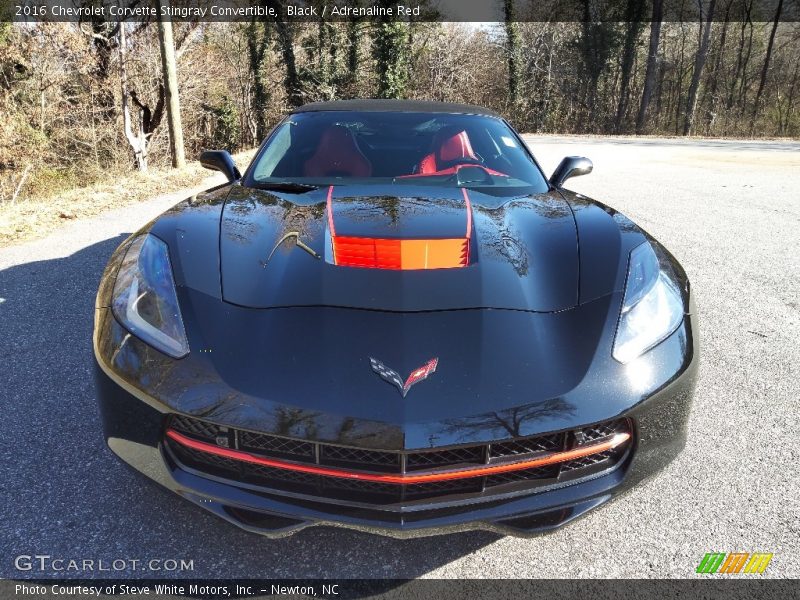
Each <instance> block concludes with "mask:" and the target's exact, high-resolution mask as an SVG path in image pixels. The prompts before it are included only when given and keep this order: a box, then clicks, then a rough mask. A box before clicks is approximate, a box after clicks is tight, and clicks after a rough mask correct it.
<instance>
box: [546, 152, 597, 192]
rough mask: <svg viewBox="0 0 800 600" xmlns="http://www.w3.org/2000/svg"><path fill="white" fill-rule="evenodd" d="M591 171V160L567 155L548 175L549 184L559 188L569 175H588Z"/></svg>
mask: <svg viewBox="0 0 800 600" xmlns="http://www.w3.org/2000/svg"><path fill="white" fill-rule="evenodd" d="M591 172H592V161H590V160H589V159H588V158H584V157H583V156H567V157H565V158H564V159H563V160H562V161H561V162H560V163H559V165H558V166H557V167H556V170H555V171H553V174H552V175H551V176H550V184H551V185H553V186H554V187H557V188H560V187H561V186H562V185H564V182H565V181H566V180H567V179H569V178H570V177H577V176H578V175H588V174H589V173H591Z"/></svg>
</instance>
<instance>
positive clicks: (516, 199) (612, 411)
mask: <svg viewBox="0 0 800 600" xmlns="http://www.w3.org/2000/svg"><path fill="white" fill-rule="evenodd" d="M200 160H201V162H202V163H203V164H204V165H205V166H207V167H209V168H211V169H217V170H219V171H222V172H223V173H225V175H227V177H228V179H229V182H228V183H226V184H224V185H221V186H218V187H216V188H213V189H210V190H208V191H206V192H204V193H202V194H198V195H197V196H193V197H191V198H188V199H187V200H185V201H183V202H181V203H180V204H178V205H176V206H175V207H173V208H172V209H170V210H168V211H167V212H165V213H164V214H163V215H161V216H160V217H158V218H157V219H155V220H154V221H153V222H151V223H150V224H148V225H147V226H145V227H144V228H142V229H141V230H139V231H138V232H136V233H135V234H133V235H132V236H131V237H130V238H128V239H127V240H126V241H125V242H124V243H123V244H122V245H121V246H120V247H119V248H118V249H117V250H116V252H115V253H114V255H113V256H112V257H111V261H110V262H109V264H108V267H107V268H106V271H105V274H104V275H103V278H102V281H101V283H100V289H99V292H98V295H97V304H96V314H95V330H94V351H95V356H96V359H97V366H98V368H97V370H96V373H97V386H98V394H99V398H100V405H101V408H102V414H103V424H104V429H105V436H106V438H107V441H108V445H109V446H110V447H111V449H112V450H113V451H114V452H115V453H116V454H117V455H119V457H121V458H122V459H123V460H124V461H126V462H127V463H129V464H130V465H132V466H133V467H134V468H135V469H138V470H139V471H141V472H142V473H145V474H146V475H147V476H149V477H151V478H152V479H154V480H156V481H157V482H159V483H161V484H163V485H165V486H166V487H168V488H170V489H172V490H174V491H176V492H177V493H179V494H180V495H182V496H183V497H184V498H187V499H188V500H191V501H192V502H194V503H195V504H197V505H199V506H201V507H203V508H205V509H206V510H210V511H212V512H213V513H215V514H216V515H218V516H220V517H222V518H224V519H227V520H228V521H230V522H232V523H235V524H237V525H239V526H240V527H243V528H245V529H248V530H251V531H255V532H258V533H262V534H265V535H270V536H281V535H286V534H289V533H292V532H294V531H297V530H299V529H302V528H304V527H307V526H309V525H317V524H337V525H343V526H347V527H352V528H357V529H366V530H369V531H373V532H379V533H384V534H389V535H395V536H408V535H419V534H431V533H441V532H447V531H458V530H463V529H490V530H494V531H497V532H501V533H506V534H512V535H531V534H535V533H540V532H543V531H547V530H549V529H552V528H555V527H558V526H560V525H562V524H564V523H567V522H569V521H571V520H573V519H575V518H576V517H578V516H580V515H582V514H584V513H585V512H586V511H588V510H590V509H592V508H594V507H596V506H598V505H600V504H602V503H604V502H606V501H607V500H609V499H610V498H612V497H614V496H615V495H617V494H619V493H620V492H623V491H625V490H627V489H629V488H630V487H631V486H633V485H635V484H637V483H638V482H639V481H641V480H642V479H643V478H645V477H647V476H649V475H652V474H653V473H655V472H657V471H658V470H660V469H661V468H663V467H664V466H665V465H666V464H667V463H668V462H669V461H670V460H672V459H673V458H674V457H675V455H676V454H677V453H678V452H679V451H680V450H681V448H682V447H683V446H684V443H685V439H686V423H687V418H688V414H689V408H690V402H691V397H692V392H693V388H694V383H695V375H696V367H697V324H696V316H695V311H694V309H693V304H692V297H691V294H690V289H689V282H688V280H687V278H686V274H685V273H684V271H683V269H682V268H681V266H680V265H679V264H678V263H677V261H676V260H675V259H674V258H673V257H672V256H671V255H670V254H669V253H668V252H667V251H666V250H665V249H664V248H663V247H662V246H661V245H660V244H659V243H658V242H656V241H655V240H654V239H653V238H652V237H650V236H649V235H648V234H647V233H646V232H644V231H642V230H641V229H640V228H639V227H638V226H636V225H635V224H634V223H632V222H631V221H630V220H628V219H627V218H625V217H624V216H623V215H621V214H619V213H618V212H616V211H614V210H613V209H611V208H609V207H607V206H604V205H603V204H600V203H599V202H595V201H593V200H590V199H589V198H586V197H584V196H581V195H579V194H575V193H572V192H569V191H567V190H565V189H563V188H562V184H563V182H564V181H565V180H566V179H567V178H569V177H571V176H574V175H581V174H584V173H588V172H590V171H591V163H590V162H589V161H588V160H587V159H584V158H576V157H570V158H566V159H564V161H563V162H562V163H561V165H560V166H559V167H558V169H556V171H555V173H554V174H553V176H552V177H551V178H550V179H549V180H548V179H546V178H545V176H544V175H543V174H542V170H541V169H540V167H539V165H538V164H537V163H536V161H535V159H534V158H533V156H532V155H531V154H530V152H529V150H528V149H527V147H526V146H525V144H524V143H523V141H522V140H521V139H520V137H519V135H517V133H515V132H514V130H513V129H511V127H510V126H509V125H508V123H506V122H505V121H504V120H503V119H502V118H501V117H499V116H498V115H496V114H494V113H492V112H490V111H487V110H484V109H482V108H478V107H475V106H462V105H452V104H441V103H432V102H402V101H343V102H331V103H317V104H309V105H307V106H304V107H302V108H300V109H298V110H296V111H295V112H293V113H292V114H290V115H289V116H288V117H286V118H285V119H284V120H283V121H282V122H281V123H280V124H279V125H278V126H277V127H275V129H274V130H273V131H272V132H271V133H270V135H269V136H268V138H267V140H266V141H265V142H264V144H263V145H262V146H261V148H260V150H259V151H258V153H257V155H256V157H255V158H254V160H253V162H252V164H251V165H250V166H249V167H248V169H247V171H246V172H245V173H244V175H241V174H240V173H239V171H238V170H237V168H236V167H235V166H234V164H233V160H232V159H231V157H230V155H229V154H228V153H227V152H220V151H213V152H205V153H204V154H203V155H202V156H201V159H200Z"/></svg>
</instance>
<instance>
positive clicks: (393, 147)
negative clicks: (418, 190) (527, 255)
mask: <svg viewBox="0 0 800 600" xmlns="http://www.w3.org/2000/svg"><path fill="white" fill-rule="evenodd" d="M287 183H291V184H305V185H309V186H311V185H316V186H321V185H337V186H338V185H347V184H354V183H358V184H370V183H383V184H385V183H393V184H404V183H406V184H417V185H442V186H448V185H458V186H464V187H480V188H481V189H484V188H486V191H487V192H489V193H491V190H492V189H493V188H496V189H497V191H498V192H499V193H503V191H504V193H509V192H512V191H514V190H513V188H521V187H523V188H531V187H533V188H534V189H533V190H530V189H526V190H525V193H530V192H544V191H546V190H547V189H548V185H547V182H546V181H545V179H544V177H543V176H542V173H541V171H540V170H539V168H538V167H537V166H536V164H535V163H534V161H533V160H532V158H531V156H530V155H529V153H528V152H527V150H526V149H525V148H523V147H522V145H521V143H520V141H519V138H518V137H517V136H516V134H515V133H514V132H513V131H511V130H510V129H509V127H508V126H507V125H506V124H505V123H504V122H503V121H502V120H501V119H498V118H494V117H486V116H479V115H464V114H447V113H415V112H346V111H327V112H306V113H297V114H293V115H290V116H289V117H288V118H287V119H286V120H285V121H283V122H282V123H281V124H280V125H279V126H278V127H277V128H276V129H275V131H274V132H273V134H272V136H271V137H270V139H269V141H268V143H267V144H266V145H265V146H264V148H263V149H262V150H261V152H260V153H259V155H258V156H257V157H256V159H255V161H254V163H253V166H252V168H251V169H250V172H249V175H248V178H247V182H246V183H245V184H246V185H250V186H254V187H258V186H265V187H268V186H275V185H279V184H287ZM518 191H520V192H522V190H518Z"/></svg>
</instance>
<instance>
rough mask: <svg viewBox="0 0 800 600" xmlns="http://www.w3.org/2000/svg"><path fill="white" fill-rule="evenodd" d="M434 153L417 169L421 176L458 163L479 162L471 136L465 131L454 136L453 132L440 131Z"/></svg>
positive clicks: (423, 160) (434, 144) (434, 145)
mask: <svg viewBox="0 0 800 600" xmlns="http://www.w3.org/2000/svg"><path fill="white" fill-rule="evenodd" d="M433 148H434V151H433V152H431V153H430V154H428V155H427V156H426V157H425V158H423V159H422V160H421V161H420V163H419V166H418V167H417V173H419V174H420V175H425V174H430V173H436V172H437V171H441V170H442V169H445V168H447V167H448V166H453V165H454V164H458V161H460V160H464V161H477V160H479V159H478V157H477V156H476V155H475V152H474V151H473V150H472V144H470V141H469V136H468V135H467V132H466V131H464V130H461V131H459V132H458V133H455V134H453V130H452V129H450V130H447V131H440V132H438V133H437V134H436V136H435V137H434V140H433Z"/></svg>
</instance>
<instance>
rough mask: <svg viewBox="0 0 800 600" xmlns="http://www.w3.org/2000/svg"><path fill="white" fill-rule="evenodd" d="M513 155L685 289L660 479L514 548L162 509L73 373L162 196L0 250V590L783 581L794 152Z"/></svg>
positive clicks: (798, 187) (162, 498)
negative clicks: (107, 291) (624, 222)
mask: <svg viewBox="0 0 800 600" xmlns="http://www.w3.org/2000/svg"><path fill="white" fill-rule="evenodd" d="M529 140H530V144H531V147H532V148H533V149H534V152H535V153H536V154H537V156H538V157H539V158H540V161H541V163H542V165H543V166H544V167H545V170H546V171H548V172H550V171H552V169H553V168H554V167H555V165H556V164H557V162H558V160H559V159H560V158H561V157H562V156H563V155H566V154H572V155H585V156H588V157H590V158H591V159H592V160H593V161H594V165H595V171H594V173H592V174H591V175H590V176H588V177H583V178H580V179H574V180H572V181H570V182H569V184H568V187H571V188H572V189H575V190H576V191H579V192H582V193H585V194H587V195H590V196H593V197H595V198H598V199H601V200H603V201H605V202H606V203H608V204H610V205H612V206H614V207H615V208H617V209H620V210H622V211H623V212H624V213H626V214H627V215H628V216H630V217H631V218H633V219H634V220H635V221H637V222H638V223H639V224H641V225H642V226H643V227H644V228H645V229H647V230H648V231H650V232H651V233H652V234H654V235H655V236H656V237H657V238H659V239H660V240H661V241H662V242H663V243H664V244H665V245H666V246H667V247H668V248H670V249H671V250H672V252H673V253H674V254H675V255H676V256H677V258H678V259H679V260H680V261H681V262H682V263H683V265H684V266H685V267H686V270H687V272H688V273H689V276H690V278H691V279H692V283H693V289H694V291H695V293H696V298H697V306H698V309H699V312H700V319H701V320H700V323H701V327H702V329H701V335H702V350H701V355H702V359H701V366H700V379H699V385H698V390H697V396H696V399H695V404H694V409H693V412H692V418H691V423H690V440H689V444H688V447H687V448H686V450H685V452H684V453H683V454H682V455H681V456H680V458H679V459H678V460H677V461H676V462H674V463H673V464H672V465H671V466H670V467H669V468H668V469H667V470H666V471H665V472H663V473H662V474H660V475H659V476H658V477H656V478H655V479H653V480H651V481H650V482H649V483H647V484H646V485H644V486H643V487H641V488H639V489H637V490H635V491H633V492H632V493H630V494H628V495H626V496H625V497H623V498H620V499H619V500H618V501H616V502H614V503H612V504H610V505H607V506H605V507H603V508H601V509H600V510H597V511H595V512H594V513H592V514H590V515H589V516H587V517H586V518H584V519H582V520H579V521H578V522H577V523H575V524H573V525H571V526H568V527H566V528H564V529H562V530H560V531H558V532H556V533H554V534H551V535H548V536H544V537H540V538H537V539H534V540H521V539H515V538H503V537H498V536H496V535H493V534H489V533H466V534H457V535H449V536H443V537H435V538H427V539H418V540H410V541H398V540H393V539H385V538H381V537H377V536H372V535H368V534H362V533H356V532H351V531H347V530H339V529H335V528H312V529H308V530H306V531H302V532H300V533H298V534H296V535H295V536H293V537H291V538H288V539H284V540H277V541H271V540H267V539H263V538H260V537H257V536H254V535H251V534H247V533H244V532H242V531H239V530H238V529H236V528H234V527H232V526H230V525H228V524H227V523H224V522H222V521H220V520H218V519H217V518H215V517H213V516H211V515H208V514H206V513H204V512H203V511H201V510H200V509H198V508H195V507H194V506H192V505H190V504H189V503H187V502H185V501H183V500H181V499H180V498H178V497H176V496H173V495H170V494H168V493H166V492H163V491H161V490H160V489H159V488H157V487H156V486H154V485H151V484H149V483H148V482H147V481H146V480H144V479H143V478H141V477H139V476H137V475H136V474H135V473H133V472H131V471H130V470H128V469H126V468H125V467H124V466H123V465H122V464H121V463H119V462H118V461H117V460H116V459H114V458H113V456H112V455H111V453H110V451H108V450H107V449H106V448H105V447H104V445H103V441H102V437H101V432H100V423H99V418H98V410H97V406H96V401H95V397H94V390H93V385H92V381H91V377H90V372H91V371H90V366H91V361H92V356H91V343H90V338H91V328H92V313H93V301H94V294H95V289H96V286H97V282H98V280H99V277H100V274H101V272H102V269H103V266H104V264H105V262H106V260H107V258H108V256H109V255H110V254H111V252H112V250H113V249H114V247H115V246H116V245H117V244H118V243H119V242H120V241H121V240H122V239H123V236H124V235H125V234H126V233H128V232H130V231H133V230H134V229H136V228H138V227H139V226H140V225H141V224H143V223H145V222H146V221H147V220H149V219H150V218H152V217H153V216H155V215H156V214H158V213H159V212H160V211H162V210H163V209H165V208H167V207H168V206H170V205H171V204H173V203H174V202H175V201H177V200H178V199H179V198H178V197H175V196H172V197H166V198H159V199H155V200H153V201H150V202H148V203H143V204H139V205H135V206H131V207H128V208H125V209H122V210H116V211H114V212H111V213H107V214H105V215H103V216H102V217H100V218H96V219H92V220H87V221H82V222H76V223H70V224H69V225H68V226H66V227H64V228H63V229H62V230H60V231H58V232H57V233H55V234H54V235H51V236H50V237H48V238H46V239H42V240H39V241H34V242H30V243H26V244H22V245H17V246H14V247H10V248H5V249H0V299H1V300H0V389H2V397H1V399H0V402H2V420H0V439H2V449H1V450H0V451H1V452H2V462H1V463H0V464H1V465H2V466H0V469H1V471H0V473H1V474H2V481H3V494H2V497H1V498H0V508H1V510H0V548H2V552H1V553H0V576H3V577H19V576H21V575H24V574H23V573H21V572H19V571H17V570H15V568H14V557H16V556H18V555H21V554H24V555H34V554H46V555H51V556H53V557H63V558H68V559H69V558H75V559H95V560H98V559H102V560H103V561H106V562H107V563H110V562H111V561H112V560H114V559H120V558H122V559H141V560H149V559H152V558H161V559H164V558H175V559H188V560H192V561H193V564H194V570H193V571H192V572H186V573H183V575H187V576H195V577H280V576H283V577H305V576H309V577H310V576H338V577H358V576H365V577H420V576H429V577H454V578H469V577H606V576H607V577H687V576H692V575H694V569H695V567H696V565H697V563H698V562H699V560H700V559H701V558H702V556H703V554H704V553H706V552H709V551H722V552H730V551H745V552H748V551H749V552H755V551H762V552H773V553H774V555H775V556H774V558H773V560H772V563H771V564H770V566H769V568H768V569H767V573H766V575H768V576H784V577H798V576H800V535H799V534H800V503H799V502H798V491H799V489H798V488H799V487H800V486H799V485H798V482H799V481H800V444H798V431H800V423H799V422H798V387H800V386H798V381H800V367H798V365H800V319H799V318H798V317H799V314H800V313H799V310H800V307H799V306H798V303H799V302H800V260H799V259H798V246H800V244H798V242H800V235H799V234H798V231H800V195H799V194H800V144H796V143H795V144H788V143H773V142H770V143H741V142H705V141H695V142H689V143H687V142H679V141H669V140H666V141H665V140H655V139H645V140H638V141H637V140H628V139H617V140H610V139H608V138H539V137H530V138H529ZM25 574H26V575H35V576H42V575H48V576H53V575H58V574H59V573H56V572H54V571H52V570H46V571H45V572H43V573H39V572H38V571H31V572H27V573H25ZM61 574H62V575H76V573H74V572H72V573H61ZM85 574H86V575H88V574H90V573H85ZM117 574H118V575H139V576H141V575H150V576H159V575H163V574H164V573H147V574H145V573H141V572H140V573H131V572H130V571H123V572H121V573H117ZM95 575H97V576H103V575H105V576H107V575H108V573H95Z"/></svg>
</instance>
